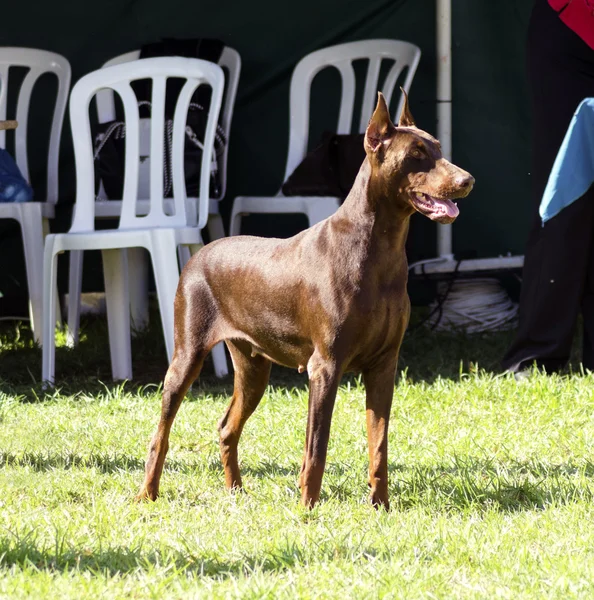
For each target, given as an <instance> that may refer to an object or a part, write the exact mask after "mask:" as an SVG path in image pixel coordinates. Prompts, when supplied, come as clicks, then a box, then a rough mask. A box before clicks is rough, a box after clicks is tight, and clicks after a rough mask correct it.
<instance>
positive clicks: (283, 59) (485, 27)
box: [0, 0, 532, 314]
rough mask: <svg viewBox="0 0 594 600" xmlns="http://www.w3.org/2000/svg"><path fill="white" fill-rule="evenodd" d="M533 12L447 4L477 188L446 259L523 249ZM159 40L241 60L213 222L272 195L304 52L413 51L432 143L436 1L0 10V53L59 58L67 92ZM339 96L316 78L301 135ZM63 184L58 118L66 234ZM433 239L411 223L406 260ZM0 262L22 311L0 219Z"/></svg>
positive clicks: (462, 126) (93, 268)
mask: <svg viewBox="0 0 594 600" xmlns="http://www.w3.org/2000/svg"><path fill="white" fill-rule="evenodd" d="M531 6H532V0H498V1H497V2H491V1H489V2H488V1H485V0H453V33H452V46H453V82H454V83H453V85H454V89H453V100H454V103H453V132H454V137H453V148H454V150H453V152H454V161H455V162H457V163H458V164H459V165H460V166H462V167H464V168H465V169H467V170H469V171H470V172H471V173H472V174H473V175H474V176H475V178H476V186H475V191H474V192H473V193H472V195H471V197H470V199H468V200H467V201H464V202H462V203H460V208H461V215H460V217H459V219H458V220H457V221H456V224H455V225H454V250H455V251H456V252H462V253H467V252H470V253H476V254H477V255H478V256H494V255H499V254H504V253H507V252H512V253H521V252H522V250H523V244H524V240H525V235H526V231H527V227H528V205H529V200H528V189H529V166H528V165H529V133H530V132H529V127H530V123H529V111H528V101H527V90H526V82H525V72H524V39H525V34H526V28H527V23H528V17H529V13H530V9H531ZM160 37H179V38H183V37H214V38H219V39H222V40H223V41H224V42H225V43H226V44H227V45H229V46H232V47H233V48H235V49H236V50H238V51H239V53H240V54H241V57H242V61H243V64H242V73H241V79H240V82H239V91H238V96H237V102H236V107H235V114H234V119H233V127H232V132H231V142H230V154H229V174H228V188H227V196H226V198H225V200H223V202H222V205H221V209H222V212H223V214H224V216H225V217H227V216H228V213H229V210H230V206H231V203H232V199H233V197H234V196H236V195H239V194H267V193H275V192H276V191H277V190H278V188H279V186H280V184H281V179H282V176H283V172H284V165H285V160H286V151H287V137H288V119H289V109H288V95H289V81H290V76H291V72H292V69H293V67H294V66H295V64H296V62H297V61H298V60H299V59H300V58H301V57H302V56H304V55H305V54H307V53H308V52H311V51H313V50H316V49H318V48H322V47H325V46H329V45H332V44H337V43H341V42H346V41H352V40H360V39H368V38H382V37H385V38H393V39H402V40H407V41H410V42H413V43H415V44H417V45H418V46H419V47H420V48H421V50H422V53H423V54H422V59H421V63H420V65H419V69H418V71H417V74H416V77H415V79H414V81H413V85H412V88H411V94H410V102H411V108H412V112H413V115H414V117H415V119H416V120H417V124H418V125H419V126H420V127H422V128H424V129H426V130H428V131H430V132H432V133H435V129H436V110H435V109H436V101H435V97H436V92H435V78H436V58H435V2H434V0H364V1H363V0H321V1H320V0H317V1H315V0H300V1H299V2H294V3H288V2H278V1H277V2H273V1H272V0H259V1H253V2H224V1H221V2H203V1H200V0H192V1H191V2H190V1H189V0H169V1H168V2H166V3H165V2H162V1H159V0H127V1H123V0H94V1H92V2H91V1H89V2H83V1H81V0H54V2H41V1H37V2H26V1H24V2H20V3H19V2H11V3H5V5H4V6H3V7H2V18H1V19H0V45H2V46H28V47H34V48H43V49H47V50H52V51H54V52H58V53H60V54H63V55H64V56H66V57H67V58H68V60H69V61H70V62H71V65H72V70H73V82H75V81H76V80H77V79H78V78H79V77H81V76H82V75H84V74H85V73H87V72H88V71H91V70H93V69H96V68H98V67H100V65H101V64H102V63H103V62H105V61H106V60H108V59H109V58H111V57H113V56H115V55H117V54H120V53H122V52H126V51H128V50H131V49H135V48H138V47H139V46H140V45H142V44H143V43H146V42H149V41H155V40H157V39H159V38H160ZM36 93H38V94H39V96H40V97H42V101H41V102H39V103H38V104H37V106H39V105H44V101H43V97H44V96H45V98H48V97H50V93H51V83H49V82H43V83H42V84H41V85H40V87H39V90H38V91H37V92H36ZM338 93H339V84H338V76H337V75H335V74H332V73H326V74H324V75H321V76H319V77H318V78H316V80H315V82H314V87H313V91H312V94H313V98H314V100H313V104H314V106H323V107H324V108H321V109H319V110H314V112H313V115H312V136H311V137H312V139H314V140H315V139H316V137H317V135H318V134H319V132H321V130H322V129H324V128H328V127H329V126H330V127H331V126H332V124H333V123H334V122H335V121H334V119H335V117H334V112H333V111H334V110H335V106H336V102H337V98H338ZM393 104H395V102H394V103H393ZM392 110H394V106H393V107H392ZM42 113H43V109H41V111H39V109H38V112H36V113H34V114H33V115H32V118H33V123H34V126H33V127H32V128H31V131H32V132H33V133H34V134H37V133H39V132H40V131H41V130H42V127H41V123H42V122H43V114H42ZM329 117H330V122H328V118H329ZM36 123H37V124H38V125H39V126H38V127H37V126H36V125H35V124H36ZM38 137H41V136H38ZM38 137H35V138H32V139H33V143H34V150H33V159H37V161H36V162H38V163H41V164H43V154H44V152H45V151H46V150H45V149H44V148H43V145H42V144H41V143H39V142H38V141H37V139H38ZM32 181H33V184H34V186H35V187H36V189H38V190H40V191H42V189H43V183H42V182H43V169H42V167H40V166H37V167H36V166H35V165H33V166H32ZM74 185H75V176H74V166H73V157H72V150H71V141H70V129H69V126H68V118H67V119H66V124H65V130H64V134H63V140H62V152H61V159H60V190H61V196H60V202H59V207H58V209H59V210H58V216H57V219H56V220H55V222H54V223H53V225H52V229H53V230H54V231H64V230H66V229H67V228H68V226H69V223H70V214H71V204H72V202H73V197H74ZM304 224H305V221H304V220H303V219H302V218H301V217H299V216H292V215H285V216H270V217H262V216H253V217H249V218H247V219H244V232H247V233H255V234H262V235H281V236H287V235H290V234H292V233H295V232H296V231H298V230H299V229H301V228H302V227H303V226H304ZM435 241H436V226H435V225H434V224H433V223H431V222H429V221H428V220H427V219H423V218H422V217H421V216H420V215H415V217H414V218H413V223H412V227H411V233H410V239H409V244H408V249H409V257H410V259H411V260H415V259H418V258H424V257H430V256H433V255H434V254H435ZM89 254H90V253H89ZM0 261H1V265H2V266H1V268H0V291H2V293H3V295H4V297H3V298H1V299H0V312H2V313H4V314H6V312H14V311H20V312H23V310H24V308H25V302H24V300H25V299H26V279H25V272H24V259H23V258H22V250H21V247H20V241H19V235H18V229H17V226H16V224H12V223H10V222H0ZM98 267H99V259H98V257H97V256H94V257H93V256H90V257H87V258H86V263H85V283H84V288H85V289H86V290H93V289H101V287H102V279H101V275H100V270H99V268H98ZM60 271H61V272H60V287H61V288H62V291H65V284H66V281H67V268H66V263H65V262H64V261H63V260H62V261H61V263H60Z"/></svg>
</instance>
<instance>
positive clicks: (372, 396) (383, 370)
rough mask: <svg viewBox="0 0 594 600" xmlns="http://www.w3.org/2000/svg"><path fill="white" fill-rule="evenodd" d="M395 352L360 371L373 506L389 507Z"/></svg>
mask: <svg viewBox="0 0 594 600" xmlns="http://www.w3.org/2000/svg"><path fill="white" fill-rule="evenodd" d="M397 363H398V355H397V354H394V355H393V356H386V357H385V358H384V360H382V361H381V363H378V364H376V365H374V367H373V368H371V369H368V370H365V371H364V372H363V381H364V382H365V393H366V409H367V410H366V417H367V439H368V442H369V487H370V488H371V494H370V499H371V502H372V504H373V505H374V506H375V507H378V506H383V507H384V508H385V509H386V510H389V509H390V500H389V498H388V423H389V420H390V408H391V407H392V396H393V394H394V378H395V376H396V365H397Z"/></svg>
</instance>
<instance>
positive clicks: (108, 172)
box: [94, 39, 227, 200]
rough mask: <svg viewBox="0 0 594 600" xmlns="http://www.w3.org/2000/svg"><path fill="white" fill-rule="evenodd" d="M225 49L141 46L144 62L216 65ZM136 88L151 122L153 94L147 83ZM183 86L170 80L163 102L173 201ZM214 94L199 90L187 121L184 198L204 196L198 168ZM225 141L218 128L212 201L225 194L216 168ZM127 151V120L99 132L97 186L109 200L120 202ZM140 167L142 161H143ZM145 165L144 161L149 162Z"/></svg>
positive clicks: (194, 44)
mask: <svg viewBox="0 0 594 600" xmlns="http://www.w3.org/2000/svg"><path fill="white" fill-rule="evenodd" d="M223 48H224V44H223V42H221V41H219V40H207V39H204V40H200V39H196V40H173V39H165V40H163V41H162V42H156V43H154V44H148V45H146V46H143V47H142V49H141V51H140V58H153V57H156V56H185V57H187V58H201V59H203V60H210V61H211V62H218V60H219V59H220V56H221V52H222V51H223ZM132 87H133V89H134V91H135V93H136V97H137V98H138V100H139V102H138V106H139V116H140V118H141V119H143V118H150V110H151V103H150V97H151V89H150V83H149V82H148V81H142V80H141V81H137V82H134V83H133V84H132ZM182 87H183V83H182V82H181V81H180V80H179V79H170V80H168V82H167V91H166V98H165V139H164V141H163V143H164V145H165V154H164V165H163V174H164V182H163V189H164V195H165V197H166V198H167V197H171V193H172V187H171V135H172V131H173V114H174V112H175V106H176V104H177V98H178V96H179V93H180V91H181V88H182ZM210 96H211V89H210V88H209V87H207V86H200V87H199V88H198V89H197V90H196V92H195V93H194V95H193V96H192V102H191V104H190V108H189V111H188V117H187V122H186V140H185V149H184V167H185V179H186V194H187V196H188V197H190V198H192V197H197V196H198V195H199V192H200V167H201V161H202V148H203V140H204V135H205V133H206V124H207V122H208V110H209V107H210ZM226 145H227V139H226V136H225V132H224V131H223V129H222V127H221V126H220V125H218V126H217V130H216V134H215V144H214V152H213V159H212V163H211V173H210V177H211V180H210V196H211V197H212V198H218V197H219V196H220V194H221V190H222V184H221V178H220V173H219V169H218V161H219V157H221V156H222V154H223V153H224V151H225V147H226ZM125 147H126V126H125V123H124V122H123V121H110V122H108V123H102V124H100V125H99V126H98V127H97V130H96V134H95V144H94V159H95V187H96V191H97V190H98V188H99V181H102V182H103V187H104V190H105V194H106V196H107V198H108V199H112V200H120V199H121V198H122V195H123V186H124V157H125ZM140 160H141V162H142V160H143V157H141V158H140ZM145 160H146V157H145Z"/></svg>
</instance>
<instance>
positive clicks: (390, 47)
mask: <svg viewBox="0 0 594 600" xmlns="http://www.w3.org/2000/svg"><path fill="white" fill-rule="evenodd" d="M420 58H421V51H420V49H419V48H418V47H417V46H415V45H414V44H410V43H409V42H402V41H398V40H362V41H359V42H349V43H346V44H339V45H337V46H330V47H329V48H323V49H322V50H317V51H316V52H312V53H311V54H308V55H307V56H305V57H304V58H302V59H301V60H300V61H299V62H298V63H297V66H296V67H295V70H294V71H293V76H292V78H291V95H290V106H289V108H290V113H291V118H290V123H291V125H290V131H289V153H288V156H287V167H286V169H285V177H284V179H283V181H286V180H287V178H288V177H289V175H291V173H292V172H293V171H294V170H295V167H297V165H298V164H299V163H300V162H301V161H302V160H303V157H304V156H305V154H306V152H307V144H308V137H309V105H310V92H311V83H312V81H313V79H314V77H315V76H316V75H317V74H318V73H319V72H320V71H322V70H323V69H325V68H327V67H334V68H335V69H337V70H338V72H339V73H340V76H341V79H342V97H341V99H340V112H339V115H338V125H337V127H336V133H342V134H344V133H353V131H352V125H351V123H352V120H353V110H354V105H355V86H356V79H355V71H354V69H353V61H355V60H361V59H368V60H369V66H368V68H367V77H366V79H365V89H364V91H363V102H362V105H361V116H360V119H359V128H358V133H363V132H364V131H365V128H366V126H367V123H368V122H369V119H370V117H371V115H372V113H373V109H374V108H375V105H376V102H377V91H378V80H379V74H380V68H381V64H382V61H383V60H392V61H394V64H393V66H392V67H391V68H390V70H389V71H388V73H387V75H386V78H385V79H384V83H383V86H382V88H381V91H382V92H383V94H384V96H385V97H386V101H387V102H388V103H390V100H391V98H392V93H393V92H394V86H395V85H396V82H397V81H398V77H399V76H400V74H401V73H402V71H403V70H404V69H405V68H408V71H407V73H406V78H405V80H404V82H403V83H402V87H403V88H404V90H405V91H406V92H407V93H408V90H409V88H410V84H411V83H412V80H413V77H414V74H415V71H416V70H417V66H418V64H419V60H420ZM402 102H403V98H401V99H400V104H399V107H398V112H400V110H401V107H402Z"/></svg>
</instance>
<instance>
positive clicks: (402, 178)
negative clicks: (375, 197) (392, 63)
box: [365, 90, 474, 223]
mask: <svg viewBox="0 0 594 600" xmlns="http://www.w3.org/2000/svg"><path fill="white" fill-rule="evenodd" d="M402 93H403V94H404V105H403V107H402V114H401V115H400V120H399V122H398V126H397V127H396V126H395V125H394V124H393V123H392V121H391V119H390V113H389V111H388V106H387V104H386V100H385V98H384V96H383V94H382V93H381V92H380V93H379V95H378V101H377V106H376V108H375V111H374V113H373V115H372V117H371V120H370V121H369V125H368V126H367V131H366V132H365V152H366V153H367V156H368V159H369V161H370V163H371V167H372V173H375V174H378V175H380V176H379V177H377V178H376V179H377V181H379V182H381V185H382V186H384V187H385V192H386V196H387V197H388V198H390V199H392V200H393V201H394V202H399V203H401V204H402V205H403V208H405V209H407V210H411V212H412V209H414V210H417V211H418V212H420V213H421V214H423V215H425V216H426V217H429V218H430V219H431V220H433V221H437V222H438V223H452V222H453V221H454V220H455V219H456V217H457V216H458V213H459V211H458V207H457V206H456V203H455V202H453V201H454V200H456V199H458V198H464V197H465V196H467V195H468V194H469V193H470V190H472V186H473V185H474V177H472V175H471V174H470V173H468V172H466V171H464V170H463V169H460V167H457V166H455V165H453V164H452V163H451V162H449V161H448V160H446V159H445V158H444V157H443V156H442V154H441V145H440V143H439V141H437V140H436V139H435V138H434V137H433V136H432V135H430V134H428V133H427V132H426V131H423V130H422V129H418V128H417V126H416V125H415V122H414V120H413V118H412V115H411V114H410V110H409V108H408V98H407V96H406V93H405V92H404V90H402Z"/></svg>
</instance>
